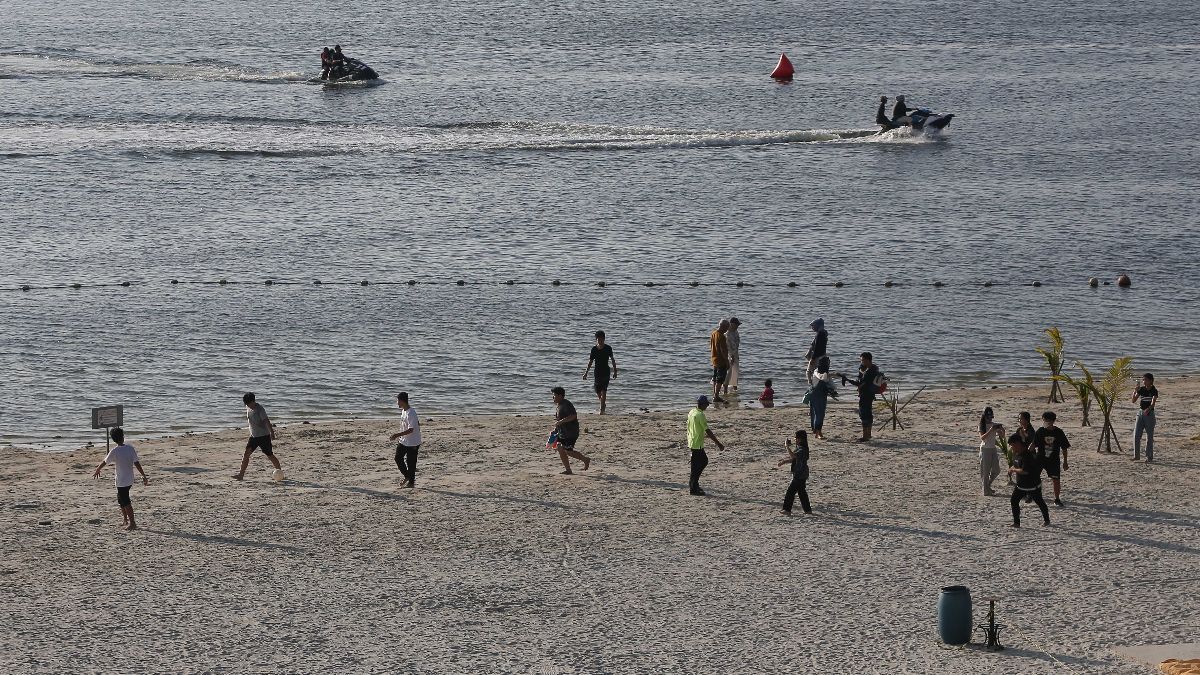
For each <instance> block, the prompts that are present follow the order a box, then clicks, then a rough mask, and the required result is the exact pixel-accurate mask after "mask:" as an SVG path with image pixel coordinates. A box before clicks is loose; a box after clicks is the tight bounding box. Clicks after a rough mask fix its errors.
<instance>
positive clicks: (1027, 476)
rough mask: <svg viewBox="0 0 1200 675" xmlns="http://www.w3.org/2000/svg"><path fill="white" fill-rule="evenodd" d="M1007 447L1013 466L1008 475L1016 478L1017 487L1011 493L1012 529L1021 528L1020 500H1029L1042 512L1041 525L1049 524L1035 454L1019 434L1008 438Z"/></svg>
mask: <svg viewBox="0 0 1200 675" xmlns="http://www.w3.org/2000/svg"><path fill="white" fill-rule="evenodd" d="M1008 447H1009V448H1011V449H1012V453H1013V465H1012V466H1011V467H1009V469H1008V474H1009V475H1010V476H1014V475H1015V476H1016V477H1017V485H1016V487H1014V488H1013V493H1012V500H1011V503H1012V517H1013V524H1012V526H1013V527H1020V526H1021V500H1022V499H1030V498H1032V499H1033V501H1034V502H1035V503H1036V504H1037V507H1038V509H1039V510H1040V511H1041V512H1042V524H1043V525H1049V524H1050V509H1049V508H1047V507H1046V500H1045V499H1043V498H1042V475H1041V474H1042V465H1041V461H1040V460H1039V459H1038V456H1037V454H1036V453H1033V452H1030V451H1029V449H1028V446H1027V445H1026V444H1025V439H1024V438H1022V437H1021V435H1020V434H1013V435H1012V436H1009V437H1008Z"/></svg>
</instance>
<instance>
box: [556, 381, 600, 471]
mask: <svg viewBox="0 0 1200 675" xmlns="http://www.w3.org/2000/svg"><path fill="white" fill-rule="evenodd" d="M550 393H551V394H553V395H554V405H555V408H554V429H553V430H552V433H553V434H555V445H556V447H557V448H558V457H559V459H561V460H562V465H563V474H565V475H567V476H570V475H571V474H572V473H574V472H572V471H571V460H570V459H568V458H570V457H574V458H575V459H578V460H579V461H581V462H583V470H584V471H587V470H588V467H589V466H591V465H592V460H591V458H590V457H588V456H587V455H584V454H583V453H581V452H577V451H576V450H575V443H576V442H577V441H579V415H578V414H576V413H575V406H574V405H572V404H571V402H570V401H568V400H567V392H566V390H565V389H563V388H562V387H555V388H553V389H551V390H550Z"/></svg>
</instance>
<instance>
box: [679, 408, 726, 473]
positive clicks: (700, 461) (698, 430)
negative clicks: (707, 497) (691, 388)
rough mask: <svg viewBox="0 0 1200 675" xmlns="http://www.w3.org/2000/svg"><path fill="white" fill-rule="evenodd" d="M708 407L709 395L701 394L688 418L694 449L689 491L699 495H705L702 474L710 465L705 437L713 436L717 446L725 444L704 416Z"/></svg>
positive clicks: (689, 445) (722, 448)
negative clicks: (705, 448) (701, 486)
mask: <svg viewBox="0 0 1200 675" xmlns="http://www.w3.org/2000/svg"><path fill="white" fill-rule="evenodd" d="M707 409H708V397H707V396H701V397H700V398H698V399H696V407H695V408H692V411H691V412H689V413H688V419H687V443H688V448H689V449H690V450H691V451H692V460H691V462H692V473H691V479H690V480H689V481H688V492H689V493H691V494H693V495H696V496H698V497H703V496H704V494H705V493H704V490H701V489H700V474H701V473H703V472H704V467H706V466H708V453H706V452H704V439H706V438H711V439H712V442H713V443H716V444H717V448H719V449H721V450H724V449H725V446H724V445H722V444H721V441H719V440H717V437H716V435H714V434H713V432H712V430H711V429H709V428H708V418H707V417H705V416H704V411H705V410H707Z"/></svg>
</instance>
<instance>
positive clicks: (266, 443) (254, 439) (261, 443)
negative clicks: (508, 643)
mask: <svg viewBox="0 0 1200 675" xmlns="http://www.w3.org/2000/svg"><path fill="white" fill-rule="evenodd" d="M242 403H244V404H246V421H247V422H249V423H250V440H248V441H246V453H245V454H244V455H242V468H241V469H238V472H237V473H235V474H233V477H234V478H235V479H236V480H241V479H243V478H245V477H246V467H248V466H250V456H251V455H253V454H254V451H255V450H262V454H264V455H266V456H267V459H269V460H271V464H272V465H273V466H274V467H275V470H276V471H278V472H280V473H282V472H283V467H281V466H279V459H278V458H276V457H275V452H274V451H273V450H272V449H271V441H273V440H275V425H274V424H271V419H270V418H269V417H267V411H266V409H265V408H263V407H262V404H261V403H256V402H255V401H254V394H253V393H251V392H246V394H245V395H244V396H242Z"/></svg>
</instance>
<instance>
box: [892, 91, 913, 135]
mask: <svg viewBox="0 0 1200 675" xmlns="http://www.w3.org/2000/svg"><path fill="white" fill-rule="evenodd" d="M910 110H912V108H909V107H908V106H907V105H905V103H904V94H900V95H899V96H897V97H896V106H895V107H894V108H892V126H894V127H900V126H907V125H910V124H912V118H911V117H909V116H908V113H909V111H910Z"/></svg>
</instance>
